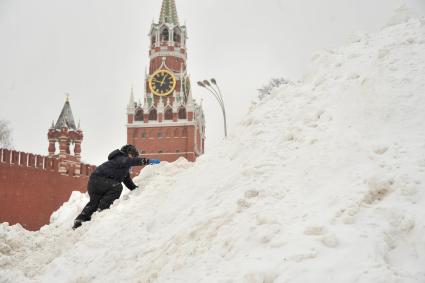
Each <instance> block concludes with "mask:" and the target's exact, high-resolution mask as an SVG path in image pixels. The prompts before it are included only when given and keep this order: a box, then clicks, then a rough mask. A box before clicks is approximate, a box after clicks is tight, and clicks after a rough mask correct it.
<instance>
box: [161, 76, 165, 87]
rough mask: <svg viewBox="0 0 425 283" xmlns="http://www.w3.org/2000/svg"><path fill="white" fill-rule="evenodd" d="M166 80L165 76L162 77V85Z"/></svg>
mask: <svg viewBox="0 0 425 283" xmlns="http://www.w3.org/2000/svg"><path fill="white" fill-rule="evenodd" d="M164 82H165V76H164V77H163V78H162V81H161V86H162V85H163V84H164Z"/></svg>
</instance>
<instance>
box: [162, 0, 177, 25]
mask: <svg viewBox="0 0 425 283" xmlns="http://www.w3.org/2000/svg"><path fill="white" fill-rule="evenodd" d="M159 23H169V24H175V25H177V26H178V25H179V19H178V17H177V9H176V2H175V1H174V0H163V1H162V7H161V15H160V16H159Z"/></svg>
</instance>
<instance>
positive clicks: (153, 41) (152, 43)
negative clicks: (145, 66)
mask: <svg viewBox="0 0 425 283" xmlns="http://www.w3.org/2000/svg"><path fill="white" fill-rule="evenodd" d="M155 42H156V36H155V34H153V35H152V37H151V45H152V46H154V45H155Z"/></svg>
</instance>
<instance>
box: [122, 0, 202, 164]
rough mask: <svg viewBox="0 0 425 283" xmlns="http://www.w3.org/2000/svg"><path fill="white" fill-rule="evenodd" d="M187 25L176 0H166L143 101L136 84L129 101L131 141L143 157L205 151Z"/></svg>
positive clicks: (152, 35) (190, 156)
mask: <svg viewBox="0 0 425 283" xmlns="http://www.w3.org/2000/svg"><path fill="white" fill-rule="evenodd" d="M186 40H187V33H186V26H184V25H180V24H179V20H178V17H177V9H176V4H175V1H174V0H163V2H162V7H161V14H160V17H159V21H158V23H153V24H152V26H151V29H150V32H149V42H150V50H149V59H150V63H149V72H148V73H147V74H145V79H144V81H145V87H144V94H143V102H138V103H136V102H135V98H134V94H133V90H131V94H130V101H129V104H128V107H127V118H128V119H127V142H128V143H130V144H133V145H135V146H136V147H137V148H138V149H139V151H140V153H141V154H142V156H143V157H147V158H159V159H160V160H162V161H169V162H172V161H175V160H176V159H178V158H179V157H185V158H186V159H187V160H189V161H195V160H196V158H197V157H198V156H200V155H201V154H203V153H204V141H205V119H204V113H203V110H202V107H201V106H200V105H198V104H197V103H196V102H195V101H194V99H193V98H192V90H191V82H190V76H189V74H188V72H187V49H186Z"/></svg>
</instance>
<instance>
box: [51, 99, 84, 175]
mask: <svg viewBox="0 0 425 283" xmlns="http://www.w3.org/2000/svg"><path fill="white" fill-rule="evenodd" d="M47 137H48V140H49V148H48V151H49V156H50V157H55V158H58V159H59V171H60V172H61V173H69V171H70V170H71V168H73V170H74V172H72V173H73V174H75V175H79V174H80V169H79V168H80V161H81V143H82V141H83V131H82V130H81V128H80V123H78V127H77V126H76V125H75V120H74V116H73V114H72V110H71V105H70V103H69V97H67V98H66V101H65V104H64V106H63V107H62V111H61V113H60V115H59V118H58V119H57V121H56V124H55V123H54V122H53V123H52V126H51V127H50V128H49V131H48V134H47ZM57 143H58V144H59V152H56V144H57ZM72 145H74V148H73V151H71V146H72Z"/></svg>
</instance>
